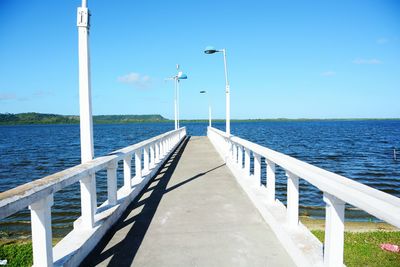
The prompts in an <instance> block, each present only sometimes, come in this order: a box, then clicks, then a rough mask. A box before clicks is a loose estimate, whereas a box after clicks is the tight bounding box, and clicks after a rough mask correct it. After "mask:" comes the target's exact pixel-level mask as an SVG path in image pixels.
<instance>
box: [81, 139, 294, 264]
mask: <svg viewBox="0 0 400 267" xmlns="http://www.w3.org/2000/svg"><path fill="white" fill-rule="evenodd" d="M81 265H82V266H96V265H98V266H130V265H133V266H294V263H293V262H292V260H291V257H290V256H289V255H288V254H287V252H286V251H285V249H284V248H283V247H282V245H281V243H280V242H279V241H278V239H277V238H276V237H275V234H274V233H273V232H272V230H271V229H270V227H269V226H268V225H267V224H266V223H265V221H264V220H263V218H262V217H261V215H260V214H259V212H258V211H257V209H256V208H255V206H254V205H253V204H252V203H251V201H250V200H249V198H248V197H247V195H246V194H245V192H244V191H243V190H242V189H241V187H240V186H239V184H237V182H236V180H235V178H234V176H233V175H232V173H231V172H230V170H229V169H228V167H227V166H226V165H225V163H224V161H223V160H222V159H221V158H220V156H219V155H218V154H217V152H216V151H215V149H214V147H213V146H212V144H211V143H210V141H209V140H208V138H207V137H191V138H187V139H186V140H185V141H184V142H183V143H182V144H181V145H180V146H179V147H178V149H177V150H176V151H175V153H173V154H172V155H171V157H170V158H169V159H168V161H167V162H166V163H165V165H164V167H163V168H162V169H161V171H160V172H159V174H158V175H157V176H156V177H155V178H154V179H153V180H152V181H150V182H149V185H148V187H147V188H146V189H144V191H143V193H142V195H141V196H140V197H139V198H138V199H137V200H135V201H134V202H133V203H132V204H131V205H130V206H129V207H128V209H127V210H126V212H125V213H124V214H123V215H122V217H121V219H120V220H119V221H118V222H117V223H116V224H115V225H114V226H113V227H112V228H111V230H110V231H109V232H108V233H107V234H106V235H105V237H104V238H103V239H102V240H101V242H99V243H98V245H97V246H96V248H95V249H94V250H93V251H92V252H91V253H90V254H89V256H88V257H87V258H86V259H85V260H84V261H83V262H82V264H81Z"/></svg>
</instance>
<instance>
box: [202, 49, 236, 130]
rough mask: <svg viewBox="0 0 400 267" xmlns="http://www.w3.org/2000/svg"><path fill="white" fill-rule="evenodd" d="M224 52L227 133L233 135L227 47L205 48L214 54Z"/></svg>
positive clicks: (207, 52)
mask: <svg viewBox="0 0 400 267" xmlns="http://www.w3.org/2000/svg"><path fill="white" fill-rule="evenodd" d="M218 52H222V54H223V55H224V69H225V96H226V134H227V135H228V136H230V135H231V114H230V112H231V111H230V109H231V108H230V105H231V104H230V88H229V80H228V71H227V68H226V49H225V48H224V49H215V48H214V47H211V46H207V47H206V49H205V50H204V53H206V54H214V53H218Z"/></svg>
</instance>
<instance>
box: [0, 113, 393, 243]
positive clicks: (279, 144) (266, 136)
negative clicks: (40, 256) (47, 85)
mask: <svg viewBox="0 0 400 267" xmlns="http://www.w3.org/2000/svg"><path fill="white" fill-rule="evenodd" d="M181 126H185V127H186V128H187V133H188V135H192V136H198V135H206V129H207V123H184V122H182V123H181ZM173 127H174V125H173V123H137V124H105V125H99V124H98V125H94V150H95V156H96V157H98V156H102V155H106V154H108V153H110V152H112V151H114V150H116V149H119V148H122V147H126V146H128V145H131V144H135V143H138V142H140V141H143V140H146V139H148V138H151V137H154V136H156V135H159V134H161V133H164V132H166V131H170V130H172V129H173ZM213 127H215V128H218V129H220V130H223V131H224V130H225V123H224V122H220V123H214V124H213ZM231 132H232V134H233V135H236V136H238V137H241V138H244V139H247V140H249V141H252V142H254V143H257V144H260V145H262V146H266V147H268V148H270V149H273V150H276V151H279V152H282V153H285V154H287V155H290V156H292V157H295V158H297V159H299V160H302V161H305V162H307V163H310V164H313V165H315V166H318V167H321V168H324V169H326V170H329V171H331V172H334V173H337V174H340V175H343V176H345V177H348V178H350V179H353V180H356V181H358V182H360V183H363V184H366V185H368V186H371V187H373V188H376V189H378V190H382V191H384V192H386V193H388V194H391V195H394V196H396V197H400V120H354V121H352V120H346V121H326V120H323V121H267V122H265V121H264V122H261V121H260V122H233V123H232V124H231ZM79 163H80V140H79V125H18V126H0V192H4V191H6V190H9V189H11V188H14V187H16V186H18V185H22V184H25V183H28V182H31V181H33V180H36V179H40V178H42V177H45V176H47V175H50V174H53V173H56V172H59V171H62V170H64V169H66V168H69V167H72V166H75V165H78V164H79ZM262 180H263V182H265V163H263V164H262ZM286 180H287V178H286V176H285V173H284V171H283V170H282V169H280V168H277V177H276V194H277V197H278V199H280V200H281V201H282V202H284V203H285V202H286ZM122 183H123V174H122V165H121V164H120V166H119V167H118V186H119V187H120V186H122ZM96 186H97V193H98V196H97V198H98V199H97V200H98V203H102V202H103V201H104V200H105V199H106V195H107V191H106V189H107V184H106V171H101V172H99V173H98V174H97V175H96ZM300 215H304V216H310V217H314V218H322V217H323V216H324V203H323V201H322V193H321V192H320V191H319V190H318V189H317V188H315V187H314V186H312V185H311V184H309V183H307V182H306V181H304V180H300ZM79 216H80V191H79V183H76V184H74V185H71V186H69V187H67V188H65V189H64V190H62V191H59V192H57V193H55V195H54V206H53V207H52V226H53V235H54V236H55V237H62V236H64V235H65V234H67V233H68V232H69V231H70V230H71V229H72V225H73V221H74V220H76V219H77V218H78V217H79ZM346 220H355V221H376V220H378V219H376V218H374V217H372V216H370V215H369V214H366V213H364V212H363V211H360V210H358V209H357V208H355V207H351V206H349V205H347V206H346ZM29 235H30V212H29V210H28V209H27V208H26V209H24V210H22V211H21V212H18V213H17V214H14V215H12V216H10V217H8V218H5V219H3V220H0V237H1V238H14V237H21V236H22V237H23V236H29Z"/></svg>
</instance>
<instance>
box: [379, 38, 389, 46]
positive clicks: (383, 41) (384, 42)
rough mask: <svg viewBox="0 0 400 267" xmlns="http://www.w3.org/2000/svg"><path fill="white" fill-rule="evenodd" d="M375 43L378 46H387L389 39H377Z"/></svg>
mask: <svg viewBox="0 0 400 267" xmlns="http://www.w3.org/2000/svg"><path fill="white" fill-rule="evenodd" d="M376 42H377V43H378V44H381V45H382V44H387V43H389V39H386V38H379V39H378V40H376Z"/></svg>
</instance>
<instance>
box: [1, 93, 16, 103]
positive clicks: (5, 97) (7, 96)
mask: <svg viewBox="0 0 400 267" xmlns="http://www.w3.org/2000/svg"><path fill="white" fill-rule="evenodd" d="M16 98H17V96H16V95H15V94H10V93H0V101H4V100H11V99H16Z"/></svg>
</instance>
